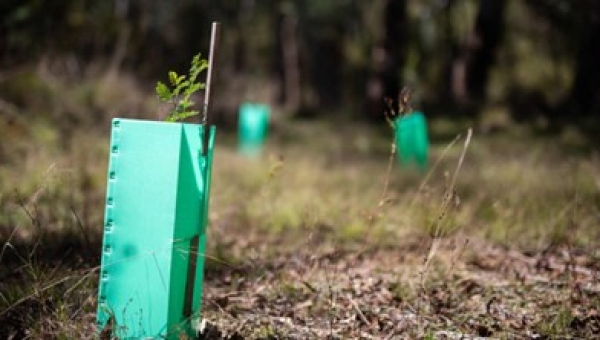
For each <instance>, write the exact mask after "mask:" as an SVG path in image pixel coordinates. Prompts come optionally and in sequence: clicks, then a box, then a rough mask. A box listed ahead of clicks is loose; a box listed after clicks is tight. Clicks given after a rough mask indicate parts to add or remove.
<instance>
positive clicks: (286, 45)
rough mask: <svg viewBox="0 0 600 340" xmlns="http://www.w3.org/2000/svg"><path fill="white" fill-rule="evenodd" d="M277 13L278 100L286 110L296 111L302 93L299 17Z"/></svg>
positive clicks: (275, 51) (274, 65)
mask: <svg viewBox="0 0 600 340" xmlns="http://www.w3.org/2000/svg"><path fill="white" fill-rule="evenodd" d="M275 15H276V17H275V24H274V27H275V29H274V30H273V33H274V34H275V37H274V41H275V49H274V55H273V71H274V74H275V75H276V77H277V83H278V84H279V89H280V91H279V94H278V96H277V101H278V103H279V104H281V105H283V106H284V107H285V109H286V110H289V111H294V112H295V111H298V109H299V108H300V95H301V92H300V69H299V67H300V65H299V54H298V53H299V51H298V19H297V18H296V17H295V16H293V15H288V14H285V13H281V11H277V13H276V14H275Z"/></svg>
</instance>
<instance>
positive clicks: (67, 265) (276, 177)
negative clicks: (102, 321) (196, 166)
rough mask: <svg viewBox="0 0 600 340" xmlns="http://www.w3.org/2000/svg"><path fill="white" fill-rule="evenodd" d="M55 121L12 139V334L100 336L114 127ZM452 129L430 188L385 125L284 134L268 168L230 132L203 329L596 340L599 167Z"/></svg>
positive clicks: (6, 230)
mask: <svg viewBox="0 0 600 340" xmlns="http://www.w3.org/2000/svg"><path fill="white" fill-rule="evenodd" d="M93 93H101V92H93ZM98 95H99V94H95V95H94V96H98ZM58 123H60V122H57V121H45V120H38V119H34V120H32V123H31V124H27V125H26V126H25V127H23V129H24V130H22V131H16V130H13V129H16V128H17V127H18V126H20V125H18V124H21V123H18V124H17V125H4V126H1V127H0V130H2V132H3V133H6V134H5V136H9V137H6V138H7V140H6V141H7V143H8V138H10V142H11V144H10V145H11V147H7V146H6V145H8V144H6V143H4V140H3V144H2V147H1V148H0V157H2V161H3V166H2V167H0V209H1V211H2V214H1V215H0V245H2V248H1V251H0V264H1V266H0V277H2V278H3V279H2V280H0V324H2V325H3V327H2V331H1V332H4V333H1V332H0V335H1V337H5V336H8V334H9V333H11V332H12V333H13V334H16V335H17V336H18V337H19V338H20V337H27V336H28V337H29V338H40V337H52V338H81V339H83V338H93V337H94V331H93V325H94V322H93V321H94V313H95V303H96V301H95V299H96V284H97V279H98V278H97V266H98V264H99V252H100V239H101V234H100V233H101V224H102V222H101V221H102V214H103V205H102V204H103V201H104V190H105V183H106V178H105V176H106V161H107V145H108V140H107V137H106V136H107V135H108V131H105V130H106V129H108V125H106V126H105V127H102V126H103V125H98V126H96V127H95V128H94V129H92V130H86V131H79V132H72V134H71V135H70V136H69V137H68V138H67V139H66V141H65V136H64V135H63V134H62V131H61V129H58V128H55V126H56V124H58ZM438 125H439V124H437V123H436V124H433V125H432V126H433V127H434V129H433V131H432V135H433V136H436V135H438V134H436V129H435V127H436V126H438ZM11 131H12V132H11ZM9 132H10V134H9ZM456 132H457V133H458V132H460V133H462V138H461V139H459V140H457V141H456V142H455V143H454V144H451V141H452V138H453V136H454V135H455V134H450V135H451V137H450V138H449V139H448V140H443V141H442V140H439V141H435V143H434V144H433V149H432V163H433V162H437V163H436V165H435V166H432V167H431V169H432V171H431V172H430V173H428V174H423V173H420V172H419V171H417V170H414V169H410V168H400V167H398V165H397V164H393V165H394V166H393V167H392V169H391V172H390V174H389V176H387V175H386V174H387V171H388V158H389V131H388V130H385V127H384V126H382V128H381V129H380V128H379V127H373V126H362V125H359V124H353V123H348V122H342V123H340V122H329V123H328V122H293V123H291V122H289V123H285V122H279V125H277V126H275V127H273V133H272V135H271V138H270V140H269V142H268V145H267V146H266V148H265V150H264V153H263V155H262V156H261V157H260V158H257V159H248V158H244V157H242V156H240V155H239V154H238V153H237V152H236V149H235V136H234V135H232V134H228V133H227V132H225V131H218V138H217V147H216V155H215V160H214V172H213V188H212V201H211V209H210V216H209V218H210V227H209V254H208V255H210V257H211V258H216V259H218V260H212V259H209V260H208V261H207V268H206V284H205V290H206V294H205V297H204V311H205V316H206V317H207V319H208V320H209V321H211V322H212V323H214V324H215V325H216V326H217V328H218V329H219V330H220V332H222V333H223V334H229V333H231V334H238V335H240V336H243V337H245V338H260V339H268V338H326V337H330V338H340V339H342V338H358V337H363V338H378V339H381V338H390V339H396V338H430V339H435V338H444V337H446V338H452V337H460V336H461V335H468V336H493V337H496V338H523V337H534V336H535V335H536V334H537V335H539V336H540V337H547V338H564V337H569V336H573V337H583V338H586V337H588V336H591V334H593V332H596V331H598V328H599V327H600V325H599V319H598V309H599V308H600V292H599V289H600V287H598V278H599V277H598V265H597V263H598V259H599V257H600V254H598V253H597V250H596V249H597V246H598V241H599V240H600V230H598V228H597V225H598V216H599V215H598V213H599V211H598V209H599V208H598V207H599V205H600V194H599V190H598V189H599V188H600V174H599V172H598V167H599V166H600V159H599V158H598V155H597V153H573V152H568V151H567V150H568V149H563V148H562V147H561V142H560V140H553V139H548V138H542V137H539V138H534V137H532V136H530V135H521V134H518V133H510V132H509V133H508V134H500V135H481V134H479V133H478V132H477V131H475V132H474V134H473V136H472V138H471V140H470V143H466V144H465V141H466V139H465V137H466V136H467V134H466V132H467V131H466V129H462V128H459V129H457V130H456ZM461 159H462V163H461V164H460V166H458V164H459V161H460V160H461ZM386 186H387V188H386V189H385V190H383V189H384V187H386ZM382 192H385V194H384V197H382ZM432 244H434V246H433V247H432Z"/></svg>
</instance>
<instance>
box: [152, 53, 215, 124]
mask: <svg viewBox="0 0 600 340" xmlns="http://www.w3.org/2000/svg"><path fill="white" fill-rule="evenodd" d="M207 68H208V61H207V60H206V59H202V58H201V54H200V53H198V54H196V55H195V56H194V58H193V59H192V63H191V67H190V73H189V75H179V74H177V72H175V71H169V84H170V86H168V85H167V84H165V83H163V82H160V81H159V82H157V83H156V96H157V97H158V99H160V101H162V102H166V103H169V104H171V109H170V110H169V114H168V115H167V118H165V120H166V121H168V122H176V121H180V120H183V119H186V118H188V117H192V116H196V115H198V114H199V113H200V111H197V110H194V109H193V106H194V104H195V103H194V101H192V100H191V99H190V98H191V96H192V95H193V94H194V93H196V92H198V91H199V90H203V89H204V88H205V87H206V84H205V83H202V82H200V81H198V80H197V78H198V75H199V74H200V72H202V71H204V70H205V69H207Z"/></svg>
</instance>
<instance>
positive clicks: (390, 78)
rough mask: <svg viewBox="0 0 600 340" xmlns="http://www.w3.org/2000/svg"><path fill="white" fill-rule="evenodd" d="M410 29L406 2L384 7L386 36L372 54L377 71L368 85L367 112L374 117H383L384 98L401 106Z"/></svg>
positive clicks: (390, 2)
mask: <svg viewBox="0 0 600 340" xmlns="http://www.w3.org/2000/svg"><path fill="white" fill-rule="evenodd" d="M407 29H408V24H407V16H406V1H404V0H402V1H400V0H388V1H387V3H386V5H385V8H384V31H385V36H384V38H383V41H382V42H381V43H380V44H379V45H378V46H375V47H374V49H373V51H372V52H373V55H372V61H373V71H372V75H371V77H370V79H369V81H368V84H367V111H368V115H369V117H371V118H374V119H382V118H383V111H384V109H385V107H384V103H383V99H384V98H386V97H387V98H390V99H393V100H394V102H395V104H397V103H396V100H397V97H398V93H399V91H400V82H401V81H400V75H401V72H402V66H403V65H404V62H405V59H406V56H405V55H406V46H405V41H406V37H407V36H408V32H407Z"/></svg>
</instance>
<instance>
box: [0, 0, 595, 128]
mask: <svg viewBox="0 0 600 340" xmlns="http://www.w3.org/2000/svg"><path fill="white" fill-rule="evenodd" d="M212 21H220V22H222V23H223V28H224V29H223V35H222V44H221V48H220V53H219V65H220V70H219V72H218V75H219V76H220V77H221V79H222V80H223V81H220V83H221V88H220V89H219V91H218V93H220V95H221V100H219V99H218V98H217V101H220V102H226V103H222V104H221V106H219V105H217V108H220V109H221V110H223V111H224V112H226V113H227V112H229V113H232V112H234V111H235V109H236V107H237V105H238V104H239V102H241V101H242V100H246V99H252V98H254V99H255V100H262V101H267V102H270V103H271V104H273V105H281V109H282V110H284V111H289V112H291V113H292V114H293V113H298V112H300V113H301V112H305V111H308V112H316V113H320V112H323V111H327V112H331V111H339V112H351V113H355V114H358V115H360V116H361V117H377V118H382V117H381V113H380V112H379V109H380V106H377V105H375V106H369V105H367V104H368V101H369V100H370V101H380V99H382V98H381V97H382V96H383V95H384V94H389V93H390V91H394V90H395V89H396V88H397V87H398V86H399V85H400V84H409V85H411V86H413V87H414V88H416V89H417V91H416V93H415V96H416V98H417V101H418V103H417V104H418V105H419V106H421V107H422V108H425V109H426V110H427V112H428V114H430V115H449V114H452V115H456V114H457V113H463V114H464V113H469V114H470V115H471V116H472V117H479V118H481V117H485V116H486V114H487V112H498V108H499V107H501V108H504V109H506V110H507V112H509V115H510V116H511V117H512V118H514V119H517V120H523V121H527V122H538V123H539V122H540V121H541V122H542V123H540V124H541V125H540V124H538V125H540V126H543V127H544V126H548V125H552V124H553V122H555V121H559V122H561V124H562V123H564V122H563V120H564V117H565V116H567V117H570V118H569V119H573V120H574V121H575V118H576V120H577V122H580V121H581V120H583V121H586V122H588V120H589V119H590V118H593V119H595V118H597V117H596V116H597V115H594V113H595V112H597V111H598V109H599V108H600V105H599V97H600V96H599V95H598V92H599V90H598V89H599V87H600V66H596V64H598V63H596V62H594V60H598V58H600V50H599V48H597V47H595V45H594V44H593V43H594V42H595V41H598V40H599V39H600V38H599V37H598V35H599V34H600V33H596V32H600V5H598V4H597V2H596V1H593V0H588V1H577V2H572V1H568V0H526V1H519V0H507V1H502V0H480V1H476V0H461V1H457V0H424V1H416V0H403V1H393V0H373V1H358V0H331V1H305V0H277V1H266V0H232V1H222V2H219V1H208V0H178V1H168V2H167V1H155V0H112V1H90V0H64V1H60V2H50V1H41V0H26V1H16V0H6V1H2V3H1V4H0V90H1V92H0V93H2V94H1V95H0V99H2V100H4V101H6V102H8V103H10V104H14V105H17V107H24V106H27V105H29V103H30V101H36V100H39V99H35V98H34V97H38V96H39V97H42V98H43V97H44V96H47V95H48V92H51V91H52V90H51V89H50V90H49V89H47V88H46V85H45V84H43V82H40V81H33V83H34V85H31V86H29V85H27V86H25V88H23V87H20V86H18V85H14V83H15V82H17V83H19V82H23V80H20V79H15V77H18V76H19V75H21V73H19V75H15V74H14V73H13V72H12V71H13V70H14V69H15V67H21V66H23V65H37V64H38V63H40V61H45V60H50V61H53V62H56V60H75V61H74V62H71V61H69V62H67V63H71V64H76V65H78V67H79V68H78V69H77V70H79V73H77V74H78V75H79V76H85V75H89V72H88V71H89V70H88V68H89V67H90V65H96V69H95V70H96V73H94V74H96V75H100V74H101V73H102V72H101V71H102V70H108V71H115V70H116V71H119V72H121V73H126V74H131V75H133V74H134V75H135V78H136V79H138V80H140V81H141V83H142V84H150V80H151V79H152V80H155V79H156V78H160V77H161V75H164V74H165V70H167V69H175V70H178V71H183V70H185V69H186V68H187V63H188V60H190V59H191V57H192V56H193V55H194V54H195V53H196V52H197V51H204V52H206V50H207V47H208V40H209V35H210V22H212ZM494 39H495V40H497V42H492V40H494ZM488 42H489V43H488ZM596 45H599V44H596ZM69 58H70V59H69ZM461 63H464V65H463V66H464V67H465V69H464V72H465V73H466V74H463V73H461V72H462V71H461V70H462V69H461V67H462V66H461V65H462V64H461ZM465 65H466V66H465ZM72 69H73V68H72V67H71V68H70V70H72ZM98 69H100V71H98ZM477 72H479V75H477ZM58 73H61V72H60V71H59V72H58ZM29 74H31V73H29ZM67 74H68V73H67ZM461 77H462V78H461ZM473 77H475V78H473ZM463 78H464V79H463ZM465 79H466V80H465ZM469 79H479V80H478V81H476V82H474V83H473V82H471V83H469V84H470V85H469V84H467V86H466V90H465V91H466V92H464V91H463V92H464V93H462V94H461V86H463V85H464V84H463V85H461V82H464V81H466V82H470V80H469ZM218 83H219V82H218ZM146 86H147V87H146V88H145V89H146V90H149V89H151V85H146ZM463 87H465V86H463ZM38 90H39V91H38ZM28 91H29V92H35V94H36V95H35V96H32V95H31V96H27V95H26V94H25V95H24V94H23V92H28ZM461 96H463V97H464V98H463V97H461ZM296 97H298V98H297V99H295V98H296ZM97 114H100V113H97ZM557 119H558V120H557ZM544 122H545V123H544Z"/></svg>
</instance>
